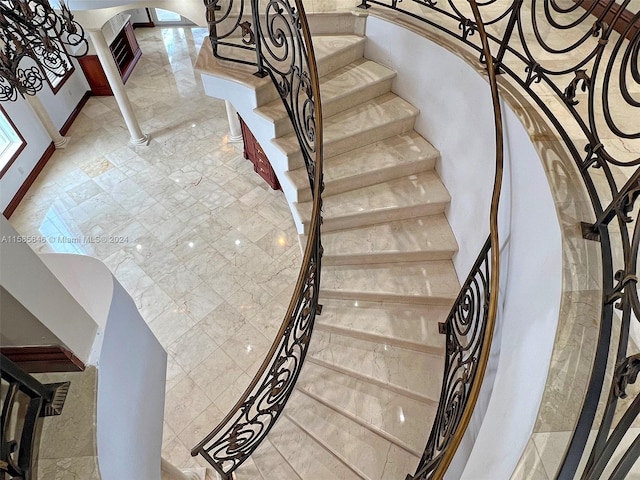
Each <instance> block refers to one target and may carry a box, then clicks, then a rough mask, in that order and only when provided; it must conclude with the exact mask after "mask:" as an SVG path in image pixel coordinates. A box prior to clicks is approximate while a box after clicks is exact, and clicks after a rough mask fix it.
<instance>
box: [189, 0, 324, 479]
mask: <svg viewBox="0 0 640 480" xmlns="http://www.w3.org/2000/svg"><path fill="white" fill-rule="evenodd" d="M205 5H206V8H207V20H208V23H209V32H210V36H211V43H212V47H213V51H214V55H215V56H216V57H217V58H219V59H222V60H227V61H233V62H236V63H241V64H246V65H254V66H256V67H257V72H256V74H257V75H258V76H266V75H269V77H270V78H271V80H272V81H273V84H274V86H275V88H276V89H277V91H278V94H279V95H280V98H281V99H282V101H283V103H284V106H285V108H286V110H287V113H288V115H289V118H290V120H291V122H292V124H293V128H294V131H295V133H296V136H297V138H298V141H299V144H300V148H301V152H302V157H303V159H304V162H305V165H306V169H307V172H308V176H309V183H310V186H311V190H312V192H313V212H312V218H311V224H310V228H309V236H308V238H307V245H306V248H305V253H304V257H303V261H302V266H301V269H300V275H299V277H298V281H297V284H296V288H295V291H294V293H293V296H292V299H291V303H290V304H289V308H288V310H287V314H286V315H285V318H284V320H283V323H282V326H281V328H280V330H279V332H278V334H277V335H276V339H275V341H274V343H273V345H272V347H271V349H270V351H269V352H268V353H267V356H266V358H265V361H264V362H263V364H262V366H261V367H260V369H259V370H258V373H257V374H256V376H255V377H254V379H253V381H252V382H251V384H250V385H249V387H247V389H246V391H245V392H244V394H243V395H242V397H241V398H240V400H239V401H238V402H237V403H236V405H235V406H234V407H233V409H232V410H231V411H230V412H229V414H228V415H227V416H226V417H225V418H224V420H222V422H221V423H220V424H219V425H218V426H217V427H216V428H215V429H214V430H213V431H212V432H211V433H210V434H209V435H207V437H206V438H205V439H203V440H202V441H201V442H200V443H199V444H198V445H196V446H195V447H194V448H193V449H192V451H191V454H192V455H194V456H195V455H198V454H199V455H202V456H203V457H204V458H205V459H206V460H207V461H208V462H209V463H210V464H211V465H212V466H213V467H214V468H215V469H216V471H217V472H218V473H220V474H221V475H222V476H223V477H224V478H231V474H232V472H233V471H234V470H235V469H237V468H238V467H239V466H240V465H241V464H242V463H243V462H244V461H245V460H247V458H249V456H250V455H251V454H252V453H253V451H254V450H255V449H256V448H257V447H258V446H259V445H260V442H262V440H263V439H264V438H265V437H266V435H267V434H268V433H269V431H270V430H271V428H272V427H273V425H274V424H275V422H276V420H277V418H278V416H279V415H280V413H281V412H282V410H283V408H284V406H285V404H286V402H287V400H288V398H289V396H290V395H291V393H292V392H293V388H294V386H295V383H296V380H297V378H298V375H299V374H300V370H301V368H302V363H303V361H304V358H305V356H306V353H307V349H308V347H309V341H310V339H311V332H312V330H313V324H314V320H315V316H316V315H317V314H319V313H320V309H321V306H320V305H319V304H318V294H319V282H320V263H321V258H322V246H321V242H320V224H321V222H322V218H321V214H320V211H321V207H322V199H321V191H322V188H323V182H322V124H321V121H320V119H321V118H322V112H321V104H320V97H319V95H320V94H319V92H320V88H319V83H318V76H317V71H316V64H315V56H314V53H313V47H312V45H311V34H310V32H309V29H308V26H307V24H306V17H305V16H304V11H303V7H302V3H301V2H300V1H296V4H295V5H292V4H290V3H289V2H288V0H269V1H265V2H262V3H260V2H259V0H252V2H251V5H250V10H251V16H250V18H249V19H247V18H245V17H246V16H245V13H246V7H245V5H244V2H243V1H241V2H240V4H234V1H233V0H221V1H220V2H218V1H217V0H213V1H211V0H205ZM247 6H249V5H248V4H247ZM258 12H261V15H258ZM222 50H225V51H224V53H223V52H222ZM247 53H249V56H248V55H247ZM251 55H253V58H252V57H251Z"/></svg>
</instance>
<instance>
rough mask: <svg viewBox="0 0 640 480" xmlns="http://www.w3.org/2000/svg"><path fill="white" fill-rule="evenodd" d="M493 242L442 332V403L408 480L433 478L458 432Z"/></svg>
mask: <svg viewBox="0 0 640 480" xmlns="http://www.w3.org/2000/svg"><path fill="white" fill-rule="evenodd" d="M490 251H491V242H490V240H487V241H486V243H485V244H484V247H483V248H482V251H481V252H480V255H479V257H478V260H477V261H476V263H475V265H474V266H473V268H472V269H471V272H470V273H469V276H468V277H467V279H466V281H465V283H464V285H463V286H462V289H461V291H460V293H459V294H458V297H457V298H456V301H455V303H454V306H453V308H452V309H451V312H450V313H449V315H448V317H447V320H446V321H445V322H443V323H442V324H441V328H440V332H441V333H444V334H445V335H446V336H447V339H446V350H445V366H444V379H443V382H442V390H441V392H440V402H439V403H438V411H437V413H436V418H435V420H434V424H433V427H432V429H431V434H430V435H429V440H428V441H427V446H426V448H425V451H424V453H423V455H422V458H421V460H420V463H419V465H418V468H417V469H416V473H415V474H414V475H413V476H408V477H407V479H412V480H424V479H429V478H433V477H432V475H433V473H434V472H435V470H436V468H437V467H438V465H439V463H440V461H441V459H442V455H443V454H444V452H445V451H446V450H447V448H448V447H449V444H450V442H451V439H452V438H453V435H454V434H455V433H456V431H457V430H458V427H459V425H460V422H461V419H462V412H463V410H464V408H465V406H466V405H467V403H468V401H469V393H470V390H471V387H472V386H473V384H474V382H475V380H476V373H477V364H478V359H479V357H480V354H481V347H482V345H483V342H484V337H485V334H486V327H487V316H488V313H489V295H490V288H489V278H490V273H491V272H490V260H489V254H490Z"/></svg>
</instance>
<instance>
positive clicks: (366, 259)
mask: <svg viewBox="0 0 640 480" xmlns="http://www.w3.org/2000/svg"><path fill="white" fill-rule="evenodd" d="M325 248H326V247H325ZM325 252H326V250H325ZM454 253H455V250H445V251H438V252H428V251H423V252H398V253H396V252H394V253H371V254H359V255H331V253H328V254H327V253H325V254H324V256H323V257H322V264H323V265H324V266H332V265H371V264H374V263H395V262H422V261H429V260H451V259H452V258H453V254H454Z"/></svg>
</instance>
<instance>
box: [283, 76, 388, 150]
mask: <svg viewBox="0 0 640 480" xmlns="http://www.w3.org/2000/svg"><path fill="white" fill-rule="evenodd" d="M391 83H392V79H388V80H385V81H382V82H378V83H375V84H369V85H364V86H363V87H364V88H360V89H359V90H357V91H353V92H350V93H349V94H348V95H344V96H341V97H339V98H332V99H327V100H325V99H323V100H322V114H323V117H324V118H325V119H328V118H329V117H331V116H332V115H336V114H337V113H340V112H344V111H345V110H348V109H349V108H352V107H355V106H356V105H360V104H361V103H364V102H367V101H369V100H371V99H373V98H375V97H378V96H380V95H382V94H384V93H387V92H389V91H390V90H391ZM275 131H276V137H280V136H283V135H287V134H288V133H291V132H293V125H292V124H291V121H290V120H289V117H286V118H279V119H277V120H276V121H275Z"/></svg>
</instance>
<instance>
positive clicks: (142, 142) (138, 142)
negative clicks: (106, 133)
mask: <svg viewBox="0 0 640 480" xmlns="http://www.w3.org/2000/svg"><path fill="white" fill-rule="evenodd" d="M150 141H151V138H150V137H149V135H142V137H141V138H137V139H136V138H132V139H131V140H129V143H130V144H131V145H135V146H137V147H145V146H147V145H149V142H150Z"/></svg>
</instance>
